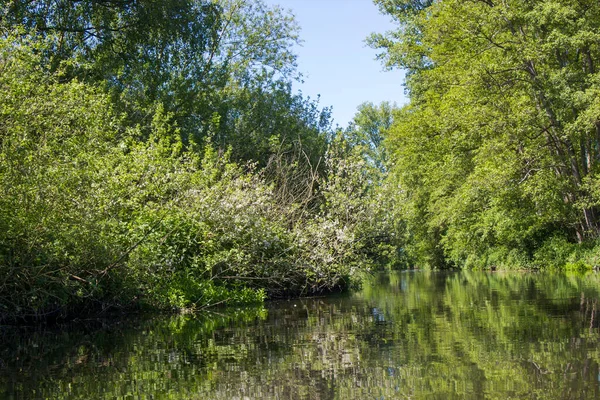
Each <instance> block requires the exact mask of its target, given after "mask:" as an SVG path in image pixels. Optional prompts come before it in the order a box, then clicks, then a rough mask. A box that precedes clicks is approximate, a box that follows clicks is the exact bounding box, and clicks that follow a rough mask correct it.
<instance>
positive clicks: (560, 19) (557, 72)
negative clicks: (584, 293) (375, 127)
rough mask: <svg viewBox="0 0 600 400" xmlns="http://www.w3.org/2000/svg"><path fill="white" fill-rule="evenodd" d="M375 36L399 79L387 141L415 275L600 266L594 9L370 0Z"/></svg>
mask: <svg viewBox="0 0 600 400" xmlns="http://www.w3.org/2000/svg"><path fill="white" fill-rule="evenodd" d="M375 3H376V4H377V5H378V6H379V7H380V9H381V10H382V12H384V13H386V14H388V15H389V16H391V17H392V18H393V19H394V20H395V21H396V22H397V23H398V25H399V29H398V30H396V31H392V32H388V33H387V34H375V35H373V36H371V37H370V39H369V41H370V44H371V45H372V46H373V47H375V48H379V49H380V50H382V52H381V54H380V56H381V59H382V60H383V61H384V62H385V63H386V65H387V66H388V67H401V68H404V69H405V70H406V73H407V79H406V91H407V94H408V96H409V98H410V104H409V105H407V106H406V107H404V108H403V109H402V110H401V111H400V112H399V113H398V114H397V115H396V118H395V124H394V126H393V127H392V128H391V130H390V133H389V136H388V142H387V144H388V146H387V147H388V152H389V157H390V160H391V164H392V167H391V174H390V178H389V179H390V181H391V182H393V183H394V185H395V186H396V187H397V188H398V191H397V194H398V197H397V202H398V204H400V208H401V210H400V211H399V213H400V214H399V215H401V220H402V222H403V223H404V224H405V227H404V233H405V243H406V251H407V253H408V254H409V255H410V257H411V259H412V260H413V262H414V263H415V264H417V265H421V266H423V265H429V266H432V267H448V266H457V267H471V268H473V267H475V268H494V267H497V268H525V267H526V268H546V267H556V268H563V267H565V266H567V267H568V268H577V269H579V268H592V267H594V266H597V265H599V264H600V255H599V254H600V251H599V250H600V247H598V239H599V236H600V219H599V218H600V213H599V212H600V208H599V206H600V190H599V189H600V175H599V172H600V73H599V70H598V65H599V62H600V5H599V4H598V2H595V1H588V0H580V1H566V0H543V1H534V2H530V1H522V0H509V1H502V2H500V1H495V0H476V1H462V0H442V1H432V0H375Z"/></svg>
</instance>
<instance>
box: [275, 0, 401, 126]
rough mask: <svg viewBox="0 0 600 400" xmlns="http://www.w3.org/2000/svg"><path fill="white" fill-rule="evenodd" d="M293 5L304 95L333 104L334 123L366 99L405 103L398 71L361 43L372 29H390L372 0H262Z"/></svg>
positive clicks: (343, 122)
mask: <svg viewBox="0 0 600 400" xmlns="http://www.w3.org/2000/svg"><path fill="white" fill-rule="evenodd" d="M265 2H266V3H267V4H279V5H280V6H281V7H283V8H284V9H286V10H290V9H291V11H292V13H293V14H294V15H295V16H296V20H297V22H298V24H299V25H300V27H301V29H302V31H301V33H300V36H301V38H302V39H303V41H304V43H303V44H302V47H298V48H297V49H296V51H297V54H298V66H299V71H300V72H302V73H303V74H304V84H302V85H295V88H296V89H299V90H302V92H303V94H304V95H305V96H310V97H311V98H313V99H314V98H316V96H317V95H318V94H320V95H321V101H320V104H321V105H322V106H333V117H334V120H335V123H337V124H339V125H340V126H343V127H345V126H346V125H347V123H348V122H349V121H350V120H351V119H352V117H353V116H354V114H355V112H356V107H357V106H358V105H359V104H361V103H363V102H365V101H371V102H373V103H376V104H377V103H380V102H382V101H391V102H396V103H397V104H398V105H401V104H404V103H405V102H406V98H405V96H404V90H403V87H402V82H403V74H402V72H401V71H399V70H395V71H391V72H385V71H383V67H382V65H381V63H380V62H379V61H377V60H375V55H376V54H377V51H375V50H373V49H371V48H369V47H367V46H366V44H365V38H366V37H367V36H368V35H369V34H370V33H371V32H381V33H383V32H385V31H386V30H389V29H393V28H394V25H393V24H392V23H391V22H390V19H389V18H388V17H386V16H384V15H381V14H380V13H379V10H378V9H377V7H376V6H375V5H374V4H373V3H372V1H371V0H265Z"/></svg>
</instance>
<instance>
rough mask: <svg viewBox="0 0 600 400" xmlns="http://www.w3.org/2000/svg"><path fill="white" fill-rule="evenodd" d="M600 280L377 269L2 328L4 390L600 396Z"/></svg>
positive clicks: (31, 393)
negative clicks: (41, 325)
mask: <svg viewBox="0 0 600 400" xmlns="http://www.w3.org/2000/svg"><path fill="white" fill-rule="evenodd" d="M599 291H600V277H599V276H598V275H596V274H591V275H588V276H585V277H577V276H565V275H552V274H525V273H482V272H457V273H448V272H423V271H417V272H401V273H393V274H382V275H377V276H376V277H374V278H373V279H372V281H371V282H367V283H366V284H365V285H364V287H363V289H362V290H361V291H358V292H355V293H353V294H349V295H345V296H334V297H327V298H318V299H302V300H294V301H282V302H273V303H269V304H267V305H266V306H265V307H264V308H249V309H229V310H219V311H218V312H215V313H212V314H209V315H202V316H193V315H183V316H176V317H154V318H131V319H130V320H127V321H121V320H119V321H114V320H112V321H98V320H95V321H80V322H78V323H74V324H70V325H68V326H62V327H60V329H57V328H54V329H46V330H45V331H37V332H23V331H18V332H16V333H15V331H14V330H8V329H4V330H3V331H2V332H3V333H2V336H1V337H0V339H2V342H1V344H0V398H6V399H32V398H33V399H35V398H40V399H46V398H49V399H54V398H61V399H95V398H100V399H115V398H118V399H121V398H122V399H203V400H207V399H378V400H379V399H453V398H456V399H511V398H512V399H595V398H600V382H599V381H600V375H599V373H600V371H599V364H598V362H599V360H600V343H599V339H600V330H599V326H600V310H599V309H598V298H599Z"/></svg>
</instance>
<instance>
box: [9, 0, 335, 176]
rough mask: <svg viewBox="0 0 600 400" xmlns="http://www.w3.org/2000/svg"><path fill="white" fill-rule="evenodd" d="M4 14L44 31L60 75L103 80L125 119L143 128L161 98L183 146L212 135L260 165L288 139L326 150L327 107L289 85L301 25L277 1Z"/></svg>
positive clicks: (97, 4)
mask: <svg viewBox="0 0 600 400" xmlns="http://www.w3.org/2000/svg"><path fill="white" fill-rule="evenodd" d="M0 15H3V16H4V18H2V19H0V28H2V30H3V31H4V32H13V30H14V28H15V27H19V26H22V27H24V28H26V29H28V30H27V32H30V31H32V32H35V35H36V36H38V37H41V38H46V39H48V40H49V41H50V45H49V46H47V47H46V49H45V51H44V59H43V60H42V63H43V64H44V67H45V68H47V69H48V70H50V71H51V72H55V71H59V70H60V71H61V74H62V79H63V80H68V79H78V80H80V81H84V82H91V83H94V84H101V85H102V86H103V87H104V88H105V89H106V90H108V91H109V92H110V93H111V96H112V100H113V102H114V103H115V105H116V106H117V107H118V109H119V111H123V112H124V113H125V115H126V119H125V120H124V121H123V123H124V124H126V125H127V126H138V125H139V126H140V128H141V130H142V133H143V134H144V135H145V136H146V137H147V136H148V135H149V134H150V131H151V129H152V126H151V125H152V115H153V113H154V111H155V110H154V108H155V106H156V104H157V103H160V104H162V106H163V107H164V108H165V110H166V111H167V112H168V113H170V114H171V117H170V118H171V121H172V122H173V123H176V124H177V126H178V127H179V129H180V130H179V133H180V135H181V137H182V141H183V143H184V145H189V144H191V143H192V142H195V143H197V144H201V143H203V142H204V140H205V139H206V138H207V137H208V136H212V140H213V144H214V145H215V146H217V147H219V148H220V149H222V150H223V151H224V150H225V149H227V147H228V146H232V147H233V152H232V157H233V158H234V160H235V161H240V162H246V161H249V160H253V161H259V162H260V164H261V165H262V166H264V165H266V164H267V163H268V162H269V159H270V158H271V156H272V155H274V154H277V152H276V151H275V149H276V148H277V147H280V148H281V150H282V151H287V150H288V149H289V147H290V146H292V145H293V144H295V145H296V146H299V144H301V146H300V147H301V149H302V151H303V152H305V153H306V154H307V155H308V157H309V160H310V161H311V162H312V163H313V164H314V165H316V161H318V160H319V159H320V158H321V157H322V156H323V155H324V152H325V148H326V146H325V141H324V138H325V135H326V134H327V132H328V130H329V123H330V122H329V120H330V116H329V111H328V110H327V109H324V110H319V109H318V102H314V101H310V99H304V98H302V96H301V95H299V94H293V93H292V91H291V81H292V80H293V79H296V78H298V77H297V73H296V69H295V68H296V56H295V54H294V53H293V52H292V50H291V49H292V46H293V45H294V44H296V43H298V42H299V39H298V31H299V28H298V26H297V24H296V22H295V21H294V19H293V17H292V16H290V15H288V14H287V13H286V12H284V11H283V10H282V9H281V8H280V7H270V6H267V5H266V4H265V3H264V2H263V1H262V0H251V1H247V0H214V1H213V0H210V1H208V0H169V1H160V2H157V1H131V0H127V1H120V2H111V1H104V0H86V1H72V0H43V1H36V2H30V1H11V2H8V3H6V4H4V5H2V6H1V8H0ZM65 64H67V65H68V67H65ZM215 118H218V120H219V123H218V124H215V123H214V121H215ZM273 139H274V140H276V142H277V144H279V146H275V149H274V148H273V147H272V146H270V145H269V143H270V141H272V140H273ZM300 162H304V159H300Z"/></svg>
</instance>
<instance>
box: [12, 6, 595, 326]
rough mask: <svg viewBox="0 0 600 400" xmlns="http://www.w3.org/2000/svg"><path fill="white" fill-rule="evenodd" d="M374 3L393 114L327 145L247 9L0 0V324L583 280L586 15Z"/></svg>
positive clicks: (588, 81) (590, 183)
mask: <svg viewBox="0 0 600 400" xmlns="http://www.w3.org/2000/svg"><path fill="white" fill-rule="evenodd" d="M375 3H376V4H377V5H378V6H379V7H380V9H381V10H382V12H384V13H386V14H388V15H390V16H391V17H392V18H393V19H394V20H395V21H396V22H397V23H398V29H397V30H396V31H392V32H388V33H387V34H374V35H373V36H371V37H370V38H369V43H370V44H371V45H372V46H373V47H375V48H378V49H381V50H382V52H381V54H380V56H381V59H382V60H383V61H384V62H385V63H386V65H387V66H388V67H390V68H392V67H401V68H403V69H405V70H406V73H407V79H406V91H407V94H408V96H409V99H410V102H409V104H408V105H406V106H405V107H403V108H402V109H396V108H395V107H394V106H392V105H390V104H388V103H383V104H380V105H374V104H372V103H364V104H363V105H361V106H359V108H358V112H357V114H356V117H355V119H354V120H353V121H352V122H351V123H350V124H349V126H348V127H346V128H345V129H342V128H333V127H332V120H331V112H330V109H328V108H326V107H325V108H322V107H321V106H320V105H319V104H318V102H317V101H315V100H312V99H310V98H305V97H303V96H302V94H301V93H296V92H294V91H293V90H292V83H293V82H294V80H295V79H301V77H300V74H299V73H298V72H297V69H296V56H295V55H294V53H293V46H294V45H295V44H297V43H298V42H299V35H298V33H299V27H298V26H297V25H296V23H295V21H294V18H293V17H292V16H291V15H288V14H287V13H285V12H284V11H283V10H282V9H280V8H279V7H269V6H267V5H265V4H264V3H263V2H262V0H169V1H161V2H156V1H146V0H142V1H134V0H123V1H106V0H87V1H74V0H42V1H35V2H32V1H25V0H17V1H10V2H6V1H5V2H2V3H0V4H1V8H0V71H1V73H0V193H1V195H0V276H1V277H2V278H1V279H0V320H4V319H14V318H18V317H25V318H27V317H33V318H39V317H44V316H63V315H65V314H68V313H71V312H87V311H98V310H104V309H106V308H112V307H123V306H131V305H148V306H151V307H154V308H161V309H173V308H176V309H180V308H195V309H198V308H203V307H206V306H210V305H214V304H223V303H227V304H233V303H239V302H259V301H261V300H262V299H263V298H265V297H266V296H289V295H308V294H318V293H324V292H329V291H335V290H341V289H344V288H347V287H348V286H350V285H352V284H353V283H355V282H357V280H358V279H357V278H358V276H359V275H360V273H361V272H362V271H366V270H369V269H370V268H371V266H372V265H374V264H375V263H378V264H379V265H387V266H388V267H398V266H418V267H426V266H428V267H432V268H442V267H468V268H546V267H555V268H564V267H565V266H567V267H568V268H577V269H580V268H591V267H593V266H596V265H597V264H600V262H599V260H598V257H599V256H598V255H597V254H599V252H598V247H597V245H598V240H599V237H600V214H599V213H600V208H599V207H600V177H599V172H600V163H599V160H600V101H599V99H600V96H599V94H600V73H599V72H598V67H597V65H598V58H599V57H600V44H599V43H600V33H598V32H600V6H599V5H597V4H596V3H595V2H593V1H587V0H581V1H578V2H571V1H563V0H544V1H539V2H535V3H530V2H524V1H520V0H514V1H505V2H502V3H495V2H493V1H487V0H480V1H467V2H465V1H458V0H443V1H421V0H375Z"/></svg>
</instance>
